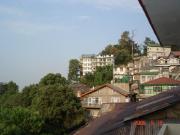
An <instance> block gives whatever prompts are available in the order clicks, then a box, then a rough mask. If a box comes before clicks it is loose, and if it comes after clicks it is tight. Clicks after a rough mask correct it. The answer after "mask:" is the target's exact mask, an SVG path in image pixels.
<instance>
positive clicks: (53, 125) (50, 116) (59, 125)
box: [33, 84, 85, 135]
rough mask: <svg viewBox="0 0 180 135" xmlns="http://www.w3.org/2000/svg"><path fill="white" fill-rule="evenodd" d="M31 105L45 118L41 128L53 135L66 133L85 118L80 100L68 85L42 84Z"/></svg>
mask: <svg viewBox="0 0 180 135" xmlns="http://www.w3.org/2000/svg"><path fill="white" fill-rule="evenodd" d="M33 106H34V108H35V110H38V112H40V114H41V116H42V117H43V118H44V120H45V124H46V126H45V127H44V128H43V130H44V131H45V132H46V133H52V134H53V135H59V134H61V135H62V134H66V133H68V131H70V130H71V129H72V128H74V127H76V126H77V125H80V124H81V123H82V122H83V121H84V120H85V119H84V114H83V113H84V111H83V109H82V108H81V104H80V101H79V100H78V99H77V98H76V96H75V95H74V93H73V91H72V90H71V89H70V88H69V87H68V86H62V85H58V84H55V85H47V86H42V87H41V88H40V89H39V96H37V97H36V99H34V100H33Z"/></svg>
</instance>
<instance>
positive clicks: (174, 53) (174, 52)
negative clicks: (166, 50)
mask: <svg viewBox="0 0 180 135" xmlns="http://www.w3.org/2000/svg"><path fill="white" fill-rule="evenodd" d="M171 54H172V55H174V56H175V57H180V51H173V52H171Z"/></svg>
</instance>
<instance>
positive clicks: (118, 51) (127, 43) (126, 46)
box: [101, 31, 141, 65]
mask: <svg viewBox="0 0 180 135" xmlns="http://www.w3.org/2000/svg"><path fill="white" fill-rule="evenodd" d="M132 50H133V52H132ZM132 53H134V54H135V53H137V54H140V53H141V51H140V47H139V45H138V44H137V43H135V41H134V40H133V39H132V37H131V35H130V33H129V31H124V32H123V33H122V34H121V37H120V39H119V40H118V43H117V44H115V45H108V46H106V47H105V49H104V50H102V52H101V54H102V55H106V54H108V55H111V54H113V55H114V57H115V65H121V64H127V63H128V62H130V61H131V60H132Z"/></svg>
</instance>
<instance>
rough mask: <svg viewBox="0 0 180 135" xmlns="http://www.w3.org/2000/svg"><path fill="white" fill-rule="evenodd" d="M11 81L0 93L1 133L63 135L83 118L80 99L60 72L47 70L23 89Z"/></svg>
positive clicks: (11, 134) (83, 119) (81, 121)
mask: <svg viewBox="0 0 180 135" xmlns="http://www.w3.org/2000/svg"><path fill="white" fill-rule="evenodd" d="M14 84H15V83H8V84H7V86H6V87H4V86H3V88H4V89H5V92H3V93H1V95H0V106H1V107H0V133H1V134H2V135H37V134H38V135H60V134H61V135H65V134H69V133H70V132H71V131H72V130H73V129H75V128H77V127H78V126H80V125H81V124H82V123H84V122H85V120H86V117H85V115H84V113H85V111H84V109H83V108H82V107H81V103H80V100H79V99H78V98H77V97H76V96H75V94H74V93H73V90H72V89H71V88H70V87H69V83H68V81H67V80H66V78H64V77H63V76H61V74H53V73H49V74H47V75H45V76H44V77H42V79H41V80H40V82H39V83H38V84H32V85H29V86H26V87H24V88H23V90H22V92H19V91H18V90H17V88H18V87H15V86H16V85H14ZM12 91H13V92H12Z"/></svg>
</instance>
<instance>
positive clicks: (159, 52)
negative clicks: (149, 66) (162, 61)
mask: <svg viewBox="0 0 180 135" xmlns="http://www.w3.org/2000/svg"><path fill="white" fill-rule="evenodd" d="M170 52H171V47H162V46H160V45H159V44H154V45H148V46H147V57H148V58H149V59H153V60H155V59H157V58H158V57H163V56H166V57H167V56H169V54H170Z"/></svg>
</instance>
